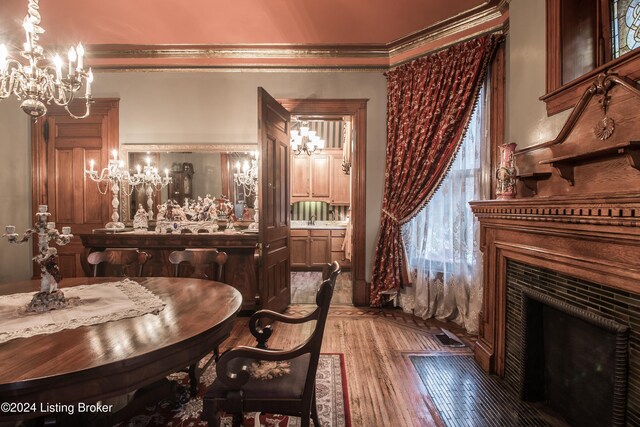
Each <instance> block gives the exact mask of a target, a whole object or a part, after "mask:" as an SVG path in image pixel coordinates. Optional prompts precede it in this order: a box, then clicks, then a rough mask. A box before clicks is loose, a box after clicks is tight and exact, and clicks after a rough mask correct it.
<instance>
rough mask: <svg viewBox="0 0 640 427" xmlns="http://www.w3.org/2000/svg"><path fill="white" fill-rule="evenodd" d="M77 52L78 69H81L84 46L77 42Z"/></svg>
mask: <svg viewBox="0 0 640 427" xmlns="http://www.w3.org/2000/svg"><path fill="white" fill-rule="evenodd" d="M76 51H77V52H78V68H77V70H78V71H82V68H83V67H82V66H83V62H82V61H83V57H84V47H82V43H78V47H77V48H76Z"/></svg>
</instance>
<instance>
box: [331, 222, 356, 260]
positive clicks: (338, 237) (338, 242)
mask: <svg viewBox="0 0 640 427" xmlns="http://www.w3.org/2000/svg"><path fill="white" fill-rule="evenodd" d="M345 234H346V230H345V229H339V230H331V261H334V260H335V261H338V262H339V263H340V267H341V268H342V269H347V268H351V260H348V259H345V257H344V250H343V249H342V243H343V242H344V236H345Z"/></svg>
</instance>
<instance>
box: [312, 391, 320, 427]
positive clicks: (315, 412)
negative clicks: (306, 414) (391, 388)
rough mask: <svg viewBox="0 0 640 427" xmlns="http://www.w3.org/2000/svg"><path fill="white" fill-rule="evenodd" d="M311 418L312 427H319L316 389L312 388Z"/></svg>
mask: <svg viewBox="0 0 640 427" xmlns="http://www.w3.org/2000/svg"><path fill="white" fill-rule="evenodd" d="M311 418H312V419H313V425H314V427H320V420H319V419H318V406H317V404H316V389H315V387H314V388H313V399H312V400H311Z"/></svg>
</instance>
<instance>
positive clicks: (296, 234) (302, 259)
mask: <svg viewBox="0 0 640 427" xmlns="http://www.w3.org/2000/svg"><path fill="white" fill-rule="evenodd" d="M290 247H291V267H307V259H308V258H309V230H291V243H290Z"/></svg>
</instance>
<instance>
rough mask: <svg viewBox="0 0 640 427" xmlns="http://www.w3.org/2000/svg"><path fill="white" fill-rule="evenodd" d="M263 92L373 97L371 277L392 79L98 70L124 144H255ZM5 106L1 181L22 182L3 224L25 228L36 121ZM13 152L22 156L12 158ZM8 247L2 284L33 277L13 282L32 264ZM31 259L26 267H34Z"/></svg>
mask: <svg viewBox="0 0 640 427" xmlns="http://www.w3.org/2000/svg"><path fill="white" fill-rule="evenodd" d="M258 86H262V87H264V88H265V89H266V90H267V91H268V92H269V93H270V94H271V95H272V96H274V97H276V98H368V99H369V102H368V104H367V112H368V117H367V144H368V146H367V177H366V179H367V223H366V247H365V251H366V260H367V262H366V274H367V279H369V278H370V276H371V262H372V258H373V251H374V246H375V243H376V242H375V239H376V237H377V231H378V226H379V222H380V208H381V203H382V188H383V179H384V178H383V177H384V172H383V171H384V153H385V143H386V80H385V78H384V76H383V75H382V73H379V72H363V73H358V72H309V73H306V72H293V73H280V72H268V73H258V72H255V73H254V72H116V73H100V72H98V73H96V76H95V81H94V92H93V93H94V97H97V98H98V97H102V98H111V97H114V98H120V144H143V143H154V144H164V143H243V144H247V143H256V141H257V120H258V119H257V116H258V113H257V111H258V106H257V87H258ZM0 108H1V109H0V131H2V133H1V135H0V149H2V152H3V154H5V155H3V156H2V157H0V170H1V171H2V172H1V173H2V174H3V175H2V176H3V177H5V179H4V180H3V181H1V182H3V183H9V182H13V183H15V184H14V185H11V186H9V187H11V189H8V188H7V187H8V186H7V185H4V186H3V188H2V190H0V192H1V193H0V197H1V201H4V200H6V201H7V202H6V203H2V207H1V208H0V225H4V224H5V223H12V224H14V225H16V226H17V227H18V228H21V227H22V226H25V225H26V224H28V223H29V222H30V220H31V218H28V217H29V215H30V201H31V196H30V188H31V187H30V176H31V175H30V162H29V155H28V148H29V138H28V119H27V116H26V115H25V114H24V113H23V112H22V111H21V110H20V109H19V108H18V107H17V104H15V103H8V102H7V101H3V102H0ZM13 147H18V150H17V151H12V152H11V154H8V155H7V153H8V150H10V149H13ZM15 175H18V176H17V178H16V176H15ZM9 177H11V179H9ZM26 219H28V220H29V221H26ZM7 246H8V245H7V244H6V243H2V246H0V248H2V255H0V279H4V281H8V280H10V279H13V278H14V277H21V278H25V279H26V278H28V277H29V273H27V271H26V269H24V268H21V269H19V270H16V273H15V274H14V273H12V275H11V276H5V274H7V273H5V272H8V271H10V270H13V269H16V267H15V266H16V265H19V264H20V263H19V262H18V261H22V260H23V258H25V259H26V258H28V256H27V255H24V256H23V257H22V258H20V257H19V256H18V255H17V252H16V248H7ZM21 250H23V251H24V250H25V249H22V248H21ZM9 251H11V253H8V252H9ZM18 252H20V250H18ZM27 261H28V260H27ZM27 261H24V262H22V263H23V264H25V265H28V262H27Z"/></svg>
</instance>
